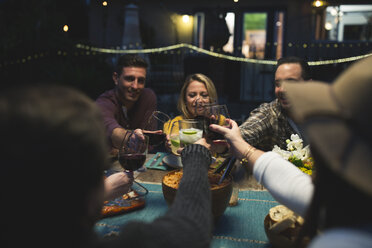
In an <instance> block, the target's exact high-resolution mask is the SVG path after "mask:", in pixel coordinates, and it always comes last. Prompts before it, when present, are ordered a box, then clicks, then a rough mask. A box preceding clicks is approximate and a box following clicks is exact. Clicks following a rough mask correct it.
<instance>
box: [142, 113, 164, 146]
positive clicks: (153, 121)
mask: <svg viewBox="0 0 372 248" xmlns="http://www.w3.org/2000/svg"><path fill="white" fill-rule="evenodd" d="M169 121H170V117H169V116H168V115H167V114H166V113H163V112H161V111H154V112H152V114H151V116H150V118H149V119H148V121H147V124H146V127H145V129H144V130H143V133H144V134H145V135H147V136H148V137H149V145H150V146H158V145H161V144H162V143H163V142H164V141H165V140H166V132H165V131H164V123H167V122H169Z"/></svg>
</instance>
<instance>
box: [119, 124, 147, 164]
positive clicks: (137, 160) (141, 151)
mask: <svg viewBox="0 0 372 248" xmlns="http://www.w3.org/2000/svg"><path fill="white" fill-rule="evenodd" d="M148 144H149V137H148V136H147V135H143V137H140V136H137V135H135V133H134V131H129V130H128V131H127V133H126V134H125V136H124V138H123V141H122V142H121V145H120V148H119V154H118V159H119V163H120V165H121V166H122V167H123V169H124V170H125V171H135V170H138V169H139V168H141V167H142V166H143V164H144V163H145V161H146V155H147V151H148Z"/></svg>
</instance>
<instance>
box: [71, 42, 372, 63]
mask: <svg viewBox="0 0 372 248" xmlns="http://www.w3.org/2000/svg"><path fill="white" fill-rule="evenodd" d="M328 45H329V44H328ZM288 46H290V47H292V46H293V44H292V43H289V44H288ZM76 47H77V48H80V49H88V50H91V51H95V52H100V53H119V54H127V53H130V54H132V53H159V52H167V51H170V50H175V49H181V48H188V49H190V53H192V52H194V51H195V52H198V53H203V54H206V55H210V56H213V57H217V58H222V59H228V60H232V61H239V62H247V63H255V64H266V65H276V60H260V59H249V58H241V57H234V56H231V55H225V54H220V53H216V52H212V51H208V50H205V49H203V48H199V47H196V46H193V45H190V44H185V43H181V44H178V45H172V46H167V47H160V48H151V49H131V50H113V49H106V48H97V47H89V46H85V45H82V44H78V45H77V46H76ZM303 47H304V48H307V47H308V45H307V44H304V45H303ZM371 55H372V53H368V54H364V55H359V56H353V57H347V58H341V59H330V60H323V61H309V62H308V64H309V65H310V66H317V65H329V64H339V63H345V62H351V61H355V60H359V59H362V58H366V57H368V56H371Z"/></svg>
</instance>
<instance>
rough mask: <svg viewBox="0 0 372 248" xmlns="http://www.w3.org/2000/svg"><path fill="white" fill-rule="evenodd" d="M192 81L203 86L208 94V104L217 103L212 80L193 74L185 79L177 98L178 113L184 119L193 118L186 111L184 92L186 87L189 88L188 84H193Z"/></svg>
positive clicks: (202, 75)
mask: <svg viewBox="0 0 372 248" xmlns="http://www.w3.org/2000/svg"><path fill="white" fill-rule="evenodd" d="M193 81H198V82H200V83H202V84H204V85H205V88H207V92H208V95H209V102H210V103H214V102H216V103H217V90H216V87H215V86H214V84H213V82H212V80H211V79H210V78H209V77H207V76H206V75H204V74H201V73H195V74H191V75H189V76H188V77H187V78H186V79H185V82H184V84H183V86H182V89H181V92H180V96H179V98H178V104H177V109H178V111H180V112H181V114H182V116H183V117H184V118H186V119H190V118H193V117H194V116H192V114H191V113H190V111H189V110H188V109H187V105H186V90H187V87H189V85H190V83H191V82H193Z"/></svg>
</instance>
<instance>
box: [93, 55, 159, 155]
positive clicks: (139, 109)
mask: <svg viewBox="0 0 372 248" xmlns="http://www.w3.org/2000/svg"><path fill="white" fill-rule="evenodd" d="M146 69H147V63H146V61H145V60H144V59H143V58H141V57H140V56H138V55H132V54H126V55H123V56H121V57H120V58H119V60H118V63H117V66H116V68H115V71H114V72H113V75H112V79H113V80H114V83H115V88H113V89H111V90H108V91H106V92H105V93H103V94H102V95H100V96H99V97H98V98H97V100H96V103H97V105H98V106H99V107H100V108H101V110H102V115H103V119H104V124H105V126H106V135H107V137H108V139H109V141H110V144H111V147H112V148H113V149H112V151H113V152H114V153H115V149H117V148H119V147H120V144H121V142H122V140H123V138H124V136H125V133H126V132H127V130H135V134H136V136H141V135H142V134H143V132H142V130H143V129H145V128H147V127H146V124H147V121H148V119H149V117H150V116H151V114H152V112H153V111H154V110H156V107H157V100H156V95H155V93H154V92H153V91H152V90H151V89H149V88H145V83H146Z"/></svg>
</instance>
